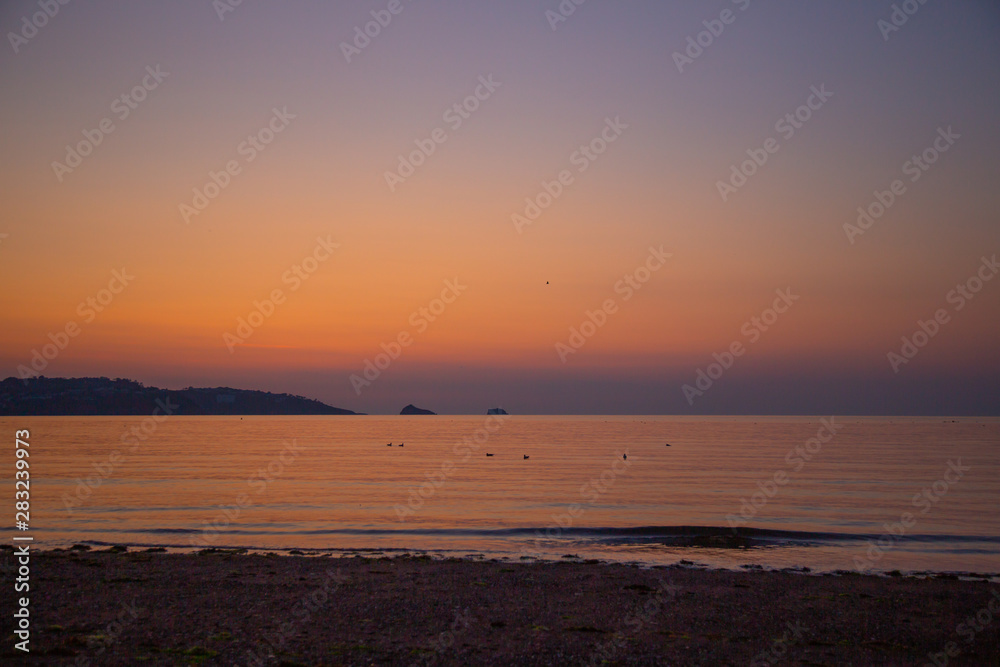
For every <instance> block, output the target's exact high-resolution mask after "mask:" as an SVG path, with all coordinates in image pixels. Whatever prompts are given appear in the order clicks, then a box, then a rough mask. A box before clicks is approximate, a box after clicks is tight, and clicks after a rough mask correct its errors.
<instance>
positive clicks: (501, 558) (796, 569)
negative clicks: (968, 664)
mask: <svg viewBox="0 0 1000 667" xmlns="http://www.w3.org/2000/svg"><path fill="white" fill-rule="evenodd" d="M7 549H9V547H8V546H7V545H0V550H7ZM123 550H124V551H123ZM71 551H76V552H94V553H99V552H102V551H105V552H109V553H124V552H127V553H133V554H134V553H153V554H172V555H195V556H197V555H216V554H218V555H231V556H247V555H249V556H301V557H306V558H332V559H351V558H367V559H378V558H390V559H391V558H407V557H408V558H420V559H429V560H432V561H435V562H439V561H455V560H461V561H465V560H468V561H472V562H495V563H503V564H551V563H561V562H570V563H584V564H587V565H615V566H622V567H635V568H639V569H649V570H666V569H691V570H700V571H706V572H714V571H720V572H779V573H783V574H801V575H808V576H827V575H831V576H871V577H888V578H899V577H904V578H907V577H908V578H915V579H926V578H935V577H938V578H954V577H957V578H959V579H961V580H970V581H987V582H991V583H996V584H1000V570H998V571H996V572H979V571H970V570H955V569H951V570H934V569H926V570H917V569H898V568H894V569H886V568H871V569H868V570H865V571H864V572H859V571H857V570H853V569H845V568H832V569H826V568H820V567H812V566H804V565H769V564H766V563H764V564H761V563H742V564H740V565H733V566H725V565H719V564H713V563H706V562H699V561H698V560H695V558H696V556H697V551H694V553H690V554H686V556H685V557H680V558H678V559H677V560H676V561H674V562H671V563H664V562H662V561H659V560H658V561H650V560H642V559H628V560H626V559H622V560H615V559H610V558H598V557H593V556H579V555H575V554H562V555H559V554H557V552H556V551H553V552H552V553H551V554H541V553H539V552H532V554H533V555H531V556H529V557H525V556H523V555H518V554H521V553H523V552H490V551H475V550H467V549H454V550H449V549H421V548H412V547H336V548H335V547H327V548H320V547H253V546H240V545H221V546H180V545H170V544H152V543H127V542H126V543H123V542H103V541H98V540H84V541H81V542H77V543H74V544H72V546H68V547H67V546H59V547H44V548H43V547H38V546H35V547H33V553H60V552H71ZM568 551H572V549H568Z"/></svg>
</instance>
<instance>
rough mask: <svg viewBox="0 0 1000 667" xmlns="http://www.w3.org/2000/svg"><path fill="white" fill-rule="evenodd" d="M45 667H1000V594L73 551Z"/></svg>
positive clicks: (661, 572)
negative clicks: (889, 666) (641, 666)
mask: <svg viewBox="0 0 1000 667" xmlns="http://www.w3.org/2000/svg"><path fill="white" fill-rule="evenodd" d="M0 556H2V558H3V562H4V567H3V587H4V590H5V591H7V592H5V593H4V595H3V596H2V599H3V600H5V602H4V617H5V619H7V620H5V621H4V623H5V624H6V625H7V628H8V629H7V630H5V632H4V635H5V637H6V641H5V642H4V645H3V646H2V647H0V658H2V659H3V660H4V661H6V660H8V659H13V660H17V662H18V663H36V664H46V665H135V664H142V665H176V664H205V665H237V664H239V665H260V664H268V665H286V666H290V665H341V664H344V665H369V664H376V665H433V664H437V665H452V664H453V665H504V666H509V665H569V664H574V665H577V664H579V665H600V664H650V665H652V664H684V665H689V664H706V665H708V664H713V665H714V664H739V665H750V664H758V665H763V664H791V665H796V664H808V665H835V664H845V663H852V664H856V665H861V664H894V665H924V664H928V663H929V664H935V662H936V663H937V664H948V665H983V664H994V665H995V664H1000V585H998V584H995V583H990V582H987V581H964V580H958V579H957V578H956V577H954V576H952V575H941V576H938V577H933V578H927V579H917V578H911V577H875V576H862V575H856V574H845V575H804V574H793V573H788V572H766V571H748V572H730V571H725V570H695V569H687V568H679V567H661V568H652V569H640V568H638V567H630V566H626V565H610V564H602V563H593V562H580V561H578V560H571V559H566V560H565V561H564V562H558V563H528V564H520V563H510V562H498V561H488V560H432V559H430V558H428V557H396V558H391V559H390V558H362V557H356V558H328V557H316V556H307V555H286V556H279V555H273V554H269V555H245V554H239V553H234V552H228V551H215V552H210V553H204V554H171V553H158V552H150V551H138V550H132V551H124V549H123V548H121V547H119V548H116V549H109V550H101V551H84V550H66V551H59V550H56V551H48V552H35V553H33V554H32V579H31V591H30V593H29V594H28V595H29V596H30V609H31V621H32V626H31V627H32V633H31V644H30V646H31V653H30V654H27V655H25V654H23V653H22V652H20V651H15V650H14V643H15V641H16V639H15V637H14V635H12V634H11V629H12V626H11V620H10V614H9V613H8V611H9V609H11V608H12V605H10V604H9V603H8V602H6V601H7V600H12V593H11V591H12V590H13V583H14V578H15V576H16V574H14V572H15V570H14V569H13V568H14V558H13V555H12V553H11V552H10V551H8V550H4V551H3V552H2V554H0Z"/></svg>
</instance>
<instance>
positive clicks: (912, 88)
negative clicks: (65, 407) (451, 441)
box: [0, 0, 1000, 415]
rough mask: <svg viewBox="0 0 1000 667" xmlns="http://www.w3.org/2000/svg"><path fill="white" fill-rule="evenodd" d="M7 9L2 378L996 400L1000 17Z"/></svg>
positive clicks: (964, 409) (785, 6)
mask: <svg viewBox="0 0 1000 667" xmlns="http://www.w3.org/2000/svg"><path fill="white" fill-rule="evenodd" d="M46 7H47V8H48V12H49V14H46V13H45V9H46ZM0 30H2V31H3V33H4V35H5V40H4V44H3V45H2V47H0V90H2V91H3V95H2V99H0V128H2V129H0V183H2V184H3V186H2V190H0V192H2V201H3V215H2V216H0V367H2V372H0V375H3V376H10V375H13V376H24V375H31V374H38V373H41V374H43V375H46V376H49V377H79V376H108V377H127V378H131V379H135V380H139V381H141V382H144V383H146V384H152V385H156V386H161V387H168V388H183V387H187V386H233V387H239V388H243V389H262V390H267V391H276V392H289V393H293V394H299V395H304V396H308V397H311V398H316V399H319V400H322V401H324V402H327V403H329V404H332V405H335V406H338V407H343V408H348V409H352V410H356V411H360V412H366V413H371V414H394V413H398V411H399V410H400V409H401V408H402V407H403V406H404V405H406V404H408V403H414V404H416V405H418V406H421V407H425V408H428V409H431V410H434V411H436V412H439V413H452V414H463V413H470V414H476V413H482V412H485V410H486V409H487V408H488V407H495V406H503V407H505V408H506V409H507V410H508V411H510V412H511V413H516V414H588V413H589V414H890V415H895V414H930V415H942V414H954V415H962V414H991V415H997V414H1000V350H998V346H997V344H996V341H997V340H1000V279H994V278H995V277H996V274H997V272H998V271H1000V267H997V265H996V262H995V259H994V258H995V257H996V254H997V253H998V252H1000V226H998V220H997V215H998V211H1000V188H998V187H997V186H996V176H997V174H998V169H997V156H998V155H1000V128H998V126H997V123H996V118H997V109H998V108H1000V39H998V35H1000V6H998V5H997V4H996V3H995V2H991V1H987V0H981V1H978V2H977V1H972V0H968V1H965V2H956V1H947V0H928V1H927V2H925V3H923V4H920V3H918V2H916V0H909V1H908V2H902V3H898V2H897V3H894V2H889V1H888V0H884V1H883V0H877V1H870V2H860V1H857V0H855V1H852V2H843V0H836V1H834V0H814V1H813V2H809V3H802V2H792V1H772V2H761V1H760V0H713V1H711V2H684V3H680V2H677V3H672V2H656V1H652V0H644V1H638V0H635V1H622V2H610V1H607V0H604V1H602V0H589V1H587V2H584V3H583V4H580V5H576V4H574V3H573V2H572V1H570V0H566V1H564V2H562V3H560V2H558V1H557V0H543V1H542V2H527V1H520V0H507V1H504V2H499V1H494V2H487V1H485V0H480V1H472V0H467V1H465V2H459V1H457V0H440V1H432V0H400V1H399V2H395V1H390V0H376V1H375V2H350V3H328V2H319V1H311V2H310V1H303V2H296V3H278V2H263V1H262V0H243V2H241V3H239V4H236V3H235V2H234V1H233V0H216V1H215V2H212V1H211V0H184V1H179V2H170V3H164V2H148V1H139V2H128V3H123V2H109V1H103V0H97V1H95V2H88V3H83V2H69V3H67V4H65V5H61V4H58V3H55V2H53V3H52V4H51V5H50V4H49V3H46V2H44V0H43V1H42V2H38V0H35V1H28V0H11V1H9V2H4V3H2V4H0ZM859 209H860V210H859ZM88 300H89V301H88Z"/></svg>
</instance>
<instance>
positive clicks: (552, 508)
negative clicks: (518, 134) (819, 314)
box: [0, 416, 1000, 573]
mask: <svg viewBox="0 0 1000 667" xmlns="http://www.w3.org/2000/svg"><path fill="white" fill-rule="evenodd" d="M501 419H503V421H499V419H498V418H487V417H485V416H481V417H244V418H242V419H240V418H239V417H171V418H168V419H166V420H165V421H163V422H162V423H160V424H155V428H152V427H153V426H154V423H153V422H152V421H151V420H148V419H147V420H145V425H146V428H147V431H148V432H147V433H143V432H142V431H141V430H139V431H138V432H139V433H141V434H142V438H143V439H142V440H140V439H137V438H136V437H134V436H132V435H129V430H130V429H132V428H137V429H139V428H141V426H142V425H143V423H144V419H143V418H138V417H84V418H76V417H57V418H52V417H44V418H43V417H24V418H2V419H0V426H2V429H3V431H4V432H7V433H9V435H10V439H11V440H13V434H14V431H15V430H16V429H24V428H28V429H30V431H31V438H30V442H31V458H30V463H31V469H30V471H31V493H32V496H31V500H32V508H31V526H32V534H33V535H34V536H35V540H36V544H38V545H39V546H41V547H55V546H68V545H70V544H73V543H77V542H86V543H91V544H130V545H161V546H168V547H178V548H204V547H206V546H213V547H237V546H239V547H248V548H254V549H294V548H299V549H317V550H324V551H333V552H334V553H338V554H339V553H351V552H352V550H365V551H369V550H371V551H383V552H385V553H392V552H395V551H398V550H403V551H429V552H432V553H441V554H448V555H467V554H472V553H479V554H483V555H485V556H488V557H493V556H498V557H508V558H512V559H518V558H522V557H524V556H530V557H534V558H560V557H562V556H563V555H566V554H576V555H579V556H581V557H584V558H600V559H605V560H622V561H638V562H643V563H656V564H667V563H675V562H678V561H680V560H682V559H686V560H688V561H693V562H696V563H704V564H708V565H712V566H722V567H740V566H742V565H747V564H761V565H764V566H772V567H792V566H808V567H811V568H813V569H821V570H833V569H857V568H859V567H861V568H870V569H873V570H881V571H888V570H893V569H900V570H904V571H924V570H934V571H972V572H991V573H996V572H1000V511H998V501H1000V420H997V419H959V420H951V419H945V418H933V419H931V418H921V419H912V418H893V419H870V418H849V419H848V418H844V419H841V418H837V419H835V421H834V424H835V425H836V428H834V429H828V428H823V430H822V431H821V430H820V429H821V428H822V422H821V420H820V418H819V417H816V418H809V417H787V418H786V417H782V418H760V417H750V418H745V417H740V418H704V417H697V418H678V417H509V418H501ZM830 430H833V431H834V433H833V435H832V436H830V435H829V431H830ZM491 431H492V432H491ZM818 431H819V433H818ZM817 435H819V436H821V438H820V439H817V440H813V441H812V442H809V440H810V438H815V437H817ZM123 438H124V440H123ZM477 440H478V442H477ZM821 440H826V442H822V441H821ZM389 442H392V443H393V446H392V447H387V446H386V444H387V443H389ZM401 442H405V446H404V447H399V446H398V444H399V443H401ZM665 443H670V445H671V446H670V447H667V446H665ZM796 448H798V451H796ZM810 449H811V450H812V453H810V451H809V450H810ZM116 452H117V454H116ZM487 452H488V453H491V454H493V456H490V457H487V456H486V454H487ZM626 453H627V455H628V458H627V460H625V459H623V454H626ZM524 455H528V456H529V457H530V458H529V459H527V460H526V459H524V458H523V457H524ZM7 456H11V455H10V454H8V455H7ZM11 458H12V456H11ZM950 464H951V467H949V466H950ZM5 468H6V469H7V470H8V471H10V470H11V468H10V467H6V466H5ZM3 484H5V485H7V486H8V492H7V493H6V494H5V496H6V497H8V498H12V497H13V489H12V487H13V481H12V474H7V475H5V479H4V481H3ZM925 489H926V490H927V493H926V494H925V495H921V494H923V492H924V490H925ZM755 493H756V494H757V495H756V496H755V495H754V494H755ZM744 501H746V502H745V503H744ZM741 508H742V511H743V516H741ZM908 512H909V513H910V514H906V513H908ZM8 521H10V519H8ZM732 525H738V526H739V530H740V538H739V539H736V536H735V535H734V531H733V530H732V529H731V526H732ZM7 527H8V529H12V526H9V525H8V526H7ZM893 533H897V534H898V536H897V535H894V534H893ZM880 543H881V546H879V544H880ZM738 546H743V547H746V548H732V547H738Z"/></svg>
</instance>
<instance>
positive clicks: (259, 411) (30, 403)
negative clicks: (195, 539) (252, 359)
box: [0, 377, 364, 417]
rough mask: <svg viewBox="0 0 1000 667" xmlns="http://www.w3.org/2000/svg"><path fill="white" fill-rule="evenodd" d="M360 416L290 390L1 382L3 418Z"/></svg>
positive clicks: (37, 380)
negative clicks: (170, 415) (165, 415)
mask: <svg viewBox="0 0 1000 667" xmlns="http://www.w3.org/2000/svg"><path fill="white" fill-rule="evenodd" d="M154 411H156V413H157V414H172V415H174V414H175V415H362V414H364V413H361V412H354V411H352V410H345V409H343V408H336V407H333V406H332V405H327V404H326V403H322V402H321V401H317V400H314V399H311V398H305V397H303V396H294V395H292V394H272V393H270V392H266V391H254V390H246V389H232V388H230V387H211V388H207V387H203V388H197V387H188V388H186V389H179V390H172V389H160V388H159V387H148V386H146V385H143V384H142V383H141V382H136V381H134V380H126V379H122V378H116V379H109V378H106V377H100V378H47V377H37V378H28V379H25V380H21V379H19V378H16V377H8V378H7V379H5V380H3V381H2V382H0V416H7V417H13V416H25V417H26V416H85V415H91V416H118V415H121V416H125V415H150V414H153V413H154Z"/></svg>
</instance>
